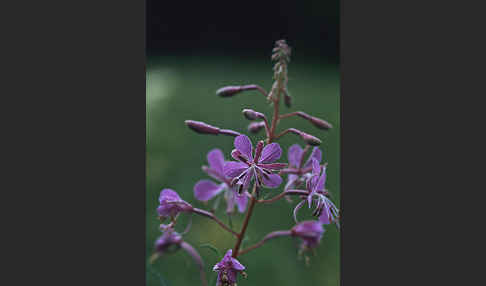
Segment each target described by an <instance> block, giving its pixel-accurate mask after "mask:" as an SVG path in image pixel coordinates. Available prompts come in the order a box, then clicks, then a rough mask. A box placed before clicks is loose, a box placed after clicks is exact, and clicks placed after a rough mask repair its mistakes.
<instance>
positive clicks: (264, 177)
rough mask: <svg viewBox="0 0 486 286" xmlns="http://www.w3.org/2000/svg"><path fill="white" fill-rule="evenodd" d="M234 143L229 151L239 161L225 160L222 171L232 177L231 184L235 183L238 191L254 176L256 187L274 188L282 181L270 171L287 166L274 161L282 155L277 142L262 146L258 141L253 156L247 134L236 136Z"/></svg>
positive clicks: (246, 185) (244, 187) (245, 186)
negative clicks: (233, 146)
mask: <svg viewBox="0 0 486 286" xmlns="http://www.w3.org/2000/svg"><path fill="white" fill-rule="evenodd" d="M234 145H235V148H236V149H234V150H233V151H232V152H231V156H232V157H233V158H234V159H236V160H238V161H239V162H235V161H230V162H227V163H226V164H225V166H224V173H225V175H227V176H229V177H231V178H233V180H232V182H231V185H237V186H238V191H239V192H240V191H241V190H243V189H247V188H248V186H249V184H250V181H251V180H252V178H255V183H256V184H257V187H260V186H265V187H269V188H276V187H278V186H279V185H280V184H281V183H282V178H281V177H280V176H279V175H277V174H273V173H272V171H276V170H280V169H282V168H285V167H286V166H287V164H283V163H274V162H275V161H276V160H278V159H280V156H281V155H282V149H281V148H280V145H279V144H278V143H271V144H268V145H267V146H265V147H263V145H264V144H263V141H259V142H258V144H257V146H256V148H255V156H254V157H253V146H252V143H251V141H250V138H248V136H246V135H240V136H238V137H236V138H235V142H234Z"/></svg>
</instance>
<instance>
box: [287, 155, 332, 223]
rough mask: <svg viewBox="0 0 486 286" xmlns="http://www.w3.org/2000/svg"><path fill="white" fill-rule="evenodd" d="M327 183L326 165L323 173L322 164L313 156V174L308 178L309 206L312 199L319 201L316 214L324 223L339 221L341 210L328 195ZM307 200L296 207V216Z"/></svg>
mask: <svg viewBox="0 0 486 286" xmlns="http://www.w3.org/2000/svg"><path fill="white" fill-rule="evenodd" d="M325 184H326V167H325V166H324V167H323V170H322V174H321V166H320V165H319V162H318V161H317V160H316V159H314V158H312V175H311V177H310V178H308V179H307V184H306V187H307V191H308V192H309V194H308V195H307V202H308V204H309V208H310V207H311V206H312V201H313V200H314V201H316V202H317V206H316V209H315V211H314V215H315V216H318V217H319V221H320V222H321V223H323V224H330V223H336V224H337V223H338V218H339V210H338V209H337V208H336V206H335V205H334V204H333V203H332V202H331V200H330V199H329V198H328V197H327V195H328V193H327V191H326V190H325V188H324V187H325ZM304 202H305V201H302V202H300V203H299V204H298V205H297V206H296V207H295V209H294V218H295V217H296V213H297V210H298V209H300V207H301V206H302V204H303V203H304Z"/></svg>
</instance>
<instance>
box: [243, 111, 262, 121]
mask: <svg viewBox="0 0 486 286" xmlns="http://www.w3.org/2000/svg"><path fill="white" fill-rule="evenodd" d="M243 115H245V117H246V119H248V120H255V119H258V118H261V119H263V118H265V115H263V113H260V112H257V111H255V110H253V109H243Z"/></svg>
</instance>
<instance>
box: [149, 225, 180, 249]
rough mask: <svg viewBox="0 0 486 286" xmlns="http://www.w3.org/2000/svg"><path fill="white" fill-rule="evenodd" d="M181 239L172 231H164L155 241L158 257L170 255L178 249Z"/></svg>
mask: <svg viewBox="0 0 486 286" xmlns="http://www.w3.org/2000/svg"><path fill="white" fill-rule="evenodd" d="M181 242H182V237H181V235H180V234H179V233H177V232H175V231H174V230H173V229H166V230H165V231H164V233H163V234H162V236H160V237H159V238H158V239H157V240H156V241H155V251H156V252H157V253H159V254H160V255H163V254H166V253H172V252H174V251H176V250H178V249H179V248H180V244H181Z"/></svg>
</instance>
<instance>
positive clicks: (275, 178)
mask: <svg viewBox="0 0 486 286" xmlns="http://www.w3.org/2000/svg"><path fill="white" fill-rule="evenodd" d="M262 178H263V185H265V186H266V187H269V188H276V187H278V186H280V184H281V183H282V178H281V177H280V176H279V175H277V174H267V175H266V176H265V175H263V176H262Z"/></svg>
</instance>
